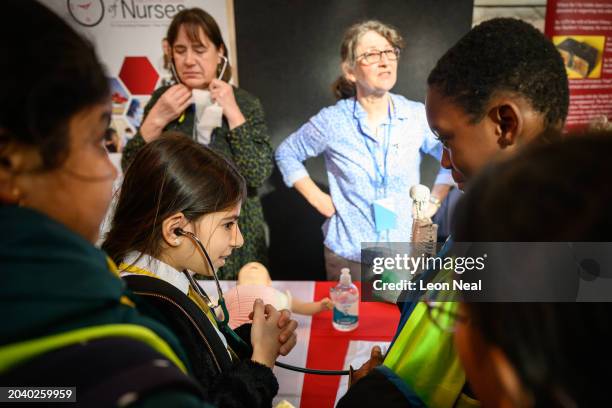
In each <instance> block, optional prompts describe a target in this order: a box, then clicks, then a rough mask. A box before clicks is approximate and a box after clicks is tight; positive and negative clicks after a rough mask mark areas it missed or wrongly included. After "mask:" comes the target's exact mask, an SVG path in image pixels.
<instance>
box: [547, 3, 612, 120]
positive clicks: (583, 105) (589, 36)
mask: <svg viewBox="0 0 612 408" xmlns="http://www.w3.org/2000/svg"><path fill="white" fill-rule="evenodd" d="M545 32H546V35H547V36H549V37H550V38H551V40H552V42H553V43H554V44H555V46H556V47H557V50H559V53H560V54H561V57H562V58H563V62H564V64H565V68H566V70H567V76H568V78H569V87H570V109H569V114H568V117H567V123H566V129H567V130H579V129H587V128H605V129H608V128H612V2H611V1H610V0H590V1H588V2H583V1H576V0H574V1H567V0H548V3H547V6H546V27H545Z"/></svg>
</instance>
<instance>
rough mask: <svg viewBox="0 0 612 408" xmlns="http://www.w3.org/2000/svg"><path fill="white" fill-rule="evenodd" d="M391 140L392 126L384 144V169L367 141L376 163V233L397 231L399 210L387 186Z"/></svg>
mask: <svg viewBox="0 0 612 408" xmlns="http://www.w3.org/2000/svg"><path fill="white" fill-rule="evenodd" d="M390 140H391V125H387V128H386V133H385V140H384V142H383V152H382V153H383V168H382V170H381V169H380V168H379V166H378V162H377V160H376V150H375V149H372V148H371V147H370V145H369V144H368V143H367V141H366V146H367V148H368V151H369V152H370V156H371V157H372V160H373V163H374V176H375V177H374V183H373V184H374V189H375V191H376V195H375V197H376V198H375V200H374V201H373V202H372V212H373V213H374V224H375V228H376V232H382V231H385V230H391V229H395V228H396V225H397V209H396V205H395V200H394V199H393V197H389V196H387V184H388V181H389V175H388V174H387V168H388V165H387V157H388V154H389V142H390Z"/></svg>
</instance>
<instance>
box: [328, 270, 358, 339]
mask: <svg viewBox="0 0 612 408" xmlns="http://www.w3.org/2000/svg"><path fill="white" fill-rule="evenodd" d="M330 297H331V299H332V301H333V302H334V312H333V318H332V325H333V326H334V329H336V330H339V331H351V330H355V329H356V328H357V326H358V325H359V290H358V289H357V286H355V285H354V284H353V283H352V282H351V271H350V270H349V269H348V268H342V270H341V271H340V282H339V283H338V285H336V286H335V287H333V288H331V290H330Z"/></svg>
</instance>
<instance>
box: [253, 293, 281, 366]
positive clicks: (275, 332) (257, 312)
mask: <svg viewBox="0 0 612 408" xmlns="http://www.w3.org/2000/svg"><path fill="white" fill-rule="evenodd" d="M280 317H281V313H280V312H279V311H278V310H276V309H275V308H274V307H273V306H272V305H265V306H264V304H263V301H262V300H261V299H257V300H256V301H255V304H254V305H253V326H252V327H251V344H252V345H253V355H252V357H251V360H253V361H256V362H258V363H260V364H263V365H266V366H268V367H270V368H272V367H274V362H275V361H276V358H277V357H278V355H279V354H280V349H281V342H280V341H279V337H280V334H281V329H280V328H279V327H278V321H279V319H280Z"/></svg>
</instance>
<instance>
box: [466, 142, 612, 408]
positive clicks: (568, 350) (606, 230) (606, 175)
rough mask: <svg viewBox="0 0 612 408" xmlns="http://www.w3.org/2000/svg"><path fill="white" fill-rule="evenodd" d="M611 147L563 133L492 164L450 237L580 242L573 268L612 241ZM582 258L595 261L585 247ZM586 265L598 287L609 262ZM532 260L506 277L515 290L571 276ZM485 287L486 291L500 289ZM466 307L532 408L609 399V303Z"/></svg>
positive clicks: (583, 404) (471, 189)
mask: <svg viewBox="0 0 612 408" xmlns="http://www.w3.org/2000/svg"><path fill="white" fill-rule="evenodd" d="M611 149H612V132H610V131H608V132H590V133H589V134H581V135H578V134H569V135H567V136H566V137H565V138H564V139H562V140H561V141H557V142H554V143H534V144H532V145H530V146H527V147H526V148H525V149H524V150H523V151H521V152H518V153H517V155H516V156H514V157H512V158H511V159H509V160H507V161H504V162H501V163H497V164H494V165H492V166H489V167H488V168H487V169H486V170H484V171H483V172H482V173H481V174H480V175H479V176H478V177H477V178H476V179H475V180H474V181H473V182H472V184H471V185H469V186H468V189H467V191H466V194H465V195H464V197H463V198H462V199H461V200H460V201H459V204H458V205H457V209H456V212H455V219H456V223H455V227H454V238H455V240H456V241H463V242H476V241H479V242H505V241H510V242H521V241H522V242H525V241H526V242H557V241H559V242H584V244H581V245H578V246H576V245H573V246H572V247H570V246H568V247H567V248H568V250H571V248H572V249H573V251H574V254H575V255H576V263H577V264H578V261H579V260H580V258H581V257H580V256H579V255H580V249H579V248H581V247H583V246H584V245H588V243H589V242H591V241H595V242H597V241H600V242H601V241H603V242H609V241H610V239H609V237H610V231H611V230H612V212H611V211H610V209H611V208H612V181H611V180H610V174H612V162H611V161H609V160H605V159H599V156H601V154H602V152H607V151H610V150H611ZM593 245H596V244H593ZM593 248H597V247H593ZM527 255H529V254H526V255H525V258H526V259H530V258H529V257H528V256H527ZM585 256H586V257H588V256H592V250H591V251H590V253H588V254H587V253H585ZM583 258H584V256H583ZM608 260H609V258H608ZM509 261H511V260H510V259H509ZM592 261H593V262H596V263H598V264H599V268H601V275H600V276H599V279H602V280H601V282H605V280H606V273H608V275H609V269H608V268H607V267H606V265H605V264H602V263H601V262H607V260H606V259H605V258H601V259H597V260H596V261H595V260H592ZM530 262H531V261H529V260H527V261H525V263H524V266H525V267H524V268H516V269H515V270H513V271H512V273H514V274H515V275H518V276H521V275H524V277H521V279H523V280H524V282H525V287H523V288H519V289H518V290H519V291H524V290H528V287H529V286H530V285H531V283H532V282H533V281H534V280H535V279H536V278H539V277H540V276H542V275H543V274H548V275H549V276H551V277H552V278H551V279H549V280H548V281H546V282H544V284H545V285H546V286H547V287H548V286H549V285H550V286H551V287H553V286H554V285H559V282H560V281H563V280H567V281H570V280H572V279H575V277H574V276H564V275H563V274H562V273H560V271H559V270H558V269H555V270H552V271H548V270H534V269H535V268H533V267H530ZM551 264H554V263H552V262H551ZM581 265H582V264H581ZM577 270H578V269H577V268H576V271H577ZM466 275H467V274H466ZM487 283H488V284H489V286H488V287H487V290H488V291H489V290H495V289H496V286H499V285H500V284H499V283H496V282H494V281H493V280H489V281H488V282H487ZM591 284H593V283H591ZM484 287H485V283H483V288H484ZM591 288H593V286H591ZM604 288H605V286H604ZM587 292H588V291H587ZM466 307H467V309H468V311H469V314H470V317H471V319H472V321H473V327H474V330H478V331H479V332H480V333H481V334H482V335H483V337H484V338H485V340H486V341H487V342H488V343H489V344H491V345H493V346H496V347H499V348H500V349H501V350H502V351H503V352H504V354H505V355H506V356H507V358H508V360H509V361H510V363H511V364H512V366H513V367H514V369H515V370H516V371H517V374H518V376H519V378H520V380H521V382H522V384H523V385H524V387H525V388H526V390H527V391H528V392H529V393H530V394H531V396H532V397H533V399H534V406H535V407H559V406H580V407H597V406H601V402H602V401H604V400H605V401H607V400H608V394H609V392H608V387H609V385H608V381H607V377H606V376H605V375H600V373H601V372H606V370H608V368H609V367H608V365H609V361H611V359H612V353H611V352H610V351H609V350H610V349H609V348H608V344H609V343H610V342H611V341H612V325H610V324H609V319H610V316H611V315H612V303H610V302H607V303H595V302H592V303H587V302H584V303H570V302H567V303H561V302H558V303H552V302H549V303H545V302H541V303H504V302H497V303H481V302H471V303H466ZM563 401H573V402H574V404H572V403H566V404H565V405H564V404H563Z"/></svg>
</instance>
